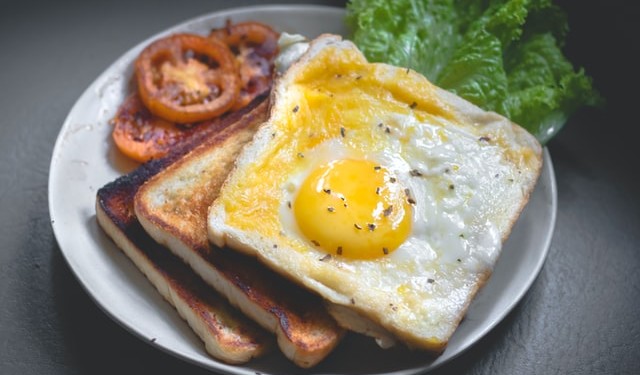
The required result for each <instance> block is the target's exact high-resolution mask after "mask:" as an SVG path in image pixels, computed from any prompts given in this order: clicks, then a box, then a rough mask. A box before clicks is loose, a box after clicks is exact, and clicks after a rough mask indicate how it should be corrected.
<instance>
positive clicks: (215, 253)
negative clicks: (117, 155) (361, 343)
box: [134, 103, 343, 368]
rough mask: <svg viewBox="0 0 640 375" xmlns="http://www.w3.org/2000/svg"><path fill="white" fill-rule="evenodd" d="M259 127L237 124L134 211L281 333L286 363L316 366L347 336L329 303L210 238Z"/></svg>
mask: <svg viewBox="0 0 640 375" xmlns="http://www.w3.org/2000/svg"><path fill="white" fill-rule="evenodd" d="M263 105H264V106H266V103H265V104H263ZM260 114H261V115H262V116H261V117H260V119H261V120H264V119H266V111H265V112H260ZM259 122H261V121H252V122H243V123H239V124H234V125H232V127H230V128H229V130H228V131H225V132H222V133H221V134H220V135H219V136H217V137H214V138H212V139H209V140H207V141H205V142H204V143H203V144H202V145H200V146H199V147H197V148H196V149H194V150H193V151H191V152H190V153H189V154H188V155H186V156H185V157H184V158H181V159H180V160H178V161H176V162H175V163H173V164H171V165H170V166H168V167H167V168H165V169H164V170H162V171H161V172H160V173H158V174H157V175H155V176H154V177H152V178H150V179H149V181H147V182H146V183H145V184H144V186H142V188H140V189H139V191H138V193H137V194H136V196H135V204H134V207H135V213H136V216H137V218H138V220H139V221H140V223H141V224H142V226H143V227H144V228H145V230H146V231H147V233H149V235H150V236H151V237H152V238H153V239H155V240H156V241H157V242H158V243H160V244H162V245H164V246H166V247H167V248H169V249H170V250H171V252H173V253H174V254H175V255H177V256H178V257H180V258H182V259H183V260H184V261H185V262H186V263H187V264H189V265H190V267H191V268H192V269H193V270H194V271H195V272H196V273H197V274H198V275H200V276H201V277H202V278H203V279H204V280H205V281H206V282H207V283H208V284H210V285H211V286H213V287H214V288H215V289H217V290H218V291H219V292H220V293H221V294H223V295H224V296H226V297H227V298H228V299H229V301H230V302H231V304H232V305H234V306H236V307H238V308H239V309H240V310H242V311H243V312H244V313H245V314H246V315H248V316H249V317H251V318H252V319H254V320H255V321H256V322H258V323H259V324H260V325H262V326H263V327H265V328H266V329H268V330H269V331H272V332H274V333H275V334H276V336H277V339H278V344H279V346H280V349H281V350H282V352H283V353H284V355H285V356H286V357H287V358H289V359H290V360H291V361H293V362H294V363H295V364H296V365H298V366H300V367H305V368H306V367H311V366H314V365H315V364H317V363H318V362H320V361H321V360H322V359H323V358H325V357H326V356H327V355H328V354H329V353H330V352H331V350H332V349H333V348H334V347H335V346H336V345H337V343H338V342H339V341H340V339H341V337H342V336H343V330H342V329H341V328H339V327H338V325H337V324H336V322H335V321H334V320H333V318H331V316H330V315H329V314H328V312H327V311H326V309H325V307H324V304H323V302H322V300H321V299H320V298H319V297H317V296H315V295H313V294H311V293H309V292H307V291H305V290H303V289H302V288H300V287H299V286H297V285H295V284H293V283H291V282H289V281H288V280H285V279H284V278H282V277H281V276H279V275H278V274H276V273H275V272H273V271H271V270H268V269H267V268H265V267H264V266H262V265H261V264H259V263H258V262H257V261H256V260H255V259H251V258H248V257H245V256H243V255H241V254H238V253H236V252H234V251H229V250H228V249H220V248H214V247H212V245H210V243H209V241H208V238H207V211H208V208H209V206H210V205H211V203H212V202H213V200H214V199H215V198H216V197H217V194H218V191H219V189H220V186H221V185H222V183H223V182H224V180H225V179H226V176H227V174H228V172H229V171H230V170H231V169H232V167H233V164H234V162H235V158H236V155H237V154H238V153H239V152H240V150H241V148H242V147H243V146H244V144H245V143H247V142H248V141H250V140H251V138H252V137H253V134H254V133H255V131H256V129H257V126H256V125H257V123H259Z"/></svg>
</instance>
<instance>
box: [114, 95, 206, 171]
mask: <svg viewBox="0 0 640 375" xmlns="http://www.w3.org/2000/svg"><path fill="white" fill-rule="evenodd" d="M111 123H112V125H113V131H112V133H111V135H112V138H113V141H114V143H115V144H116V146H117V147H118V149H119V150H120V151H121V152H122V153H123V154H125V155H126V156H127V157H129V158H131V159H133V160H136V161H139V162H146V161H148V160H151V159H158V158H160V157H163V156H165V155H166V154H167V153H168V152H169V151H170V150H171V148H172V147H174V146H175V145H177V144H179V143H180V142H182V141H183V140H185V139H186V138H188V137H190V136H191V135H192V134H194V132H196V131H197V130H198V129H197V128H198V126H197V125H194V126H180V125H177V124H174V123H173V122H170V121H167V120H164V119H162V118H160V117H158V116H155V115H154V114H152V113H151V112H149V110H148V109H147V108H146V107H145V106H144V104H143V102H142V100H141V98H140V96H139V95H138V93H133V94H131V95H129V96H128V97H127V98H126V99H125V101H124V102H123V103H122V104H121V105H120V107H119V108H118V112H117V113H116V115H115V117H114V118H113V119H112V120H111Z"/></svg>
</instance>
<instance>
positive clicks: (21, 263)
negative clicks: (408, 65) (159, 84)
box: [0, 0, 640, 374]
mask: <svg viewBox="0 0 640 375" xmlns="http://www.w3.org/2000/svg"><path fill="white" fill-rule="evenodd" d="M301 2H302V1H297V2H296V3H301ZM259 3H262V2H257V1H206V0H188V1H186V0H184V1H179V2H178V1H150V0H145V1H123V0H114V1H77V2H70V1H61V2H45V1H42V2H36V1H31V0H28V1H26V0H20V1H1V2H0V374H113V373H115V374H129V373H156V374H169V373H175V372H179V373H192V374H204V373H207V372H206V371H204V370H202V369H200V368H197V367H195V366H193V365H190V364H188V363H185V362H183V361H181V360H178V359H176V358H173V357H172V356H170V355H167V354H165V353H163V352H161V351H159V350H157V349H154V348H153V347H151V346H150V345H148V344H147V343H145V342H143V341H141V340H139V339H137V338H136V337H134V336H132V335H131V334H129V333H128V332H127V331H126V330H125V329H123V328H121V327H120V326H118V325H117V324H116V323H114V322H113V321H111V320H110V319H109V318H108V317H107V316H106V315H105V314H104V313H103V312H102V311H100V309H99V308H98V307H97V306H96V305H95V304H94V303H93V302H92V300H91V299H90V297H89V296H88V295H87V294H86V293H85V291H84V290H83V289H82V287H81V286H80V284H79V283H78V281H77V280H76V279H75V278H74V276H73V274H72V273H71V271H70V269H69V268H68V266H67V264H66V263H65V261H64V259H63V257H62V255H61V253H60V250H59V248H58V246H57V244H56V241H55V238H54V236H53V232H52V229H51V226H50V223H49V213H48V208H47V206H48V202H47V180H48V172H49V171H48V168H49V163H50V158H51V152H52V150H53V144H54V141H55V139H56V136H57V134H58V131H59V130H60V127H61V125H62V123H63V121H64V119H65V117H66V115H67V113H68V111H69V110H70V108H71V106H72V105H73V103H74V102H75V100H76V99H77V98H78V97H79V96H80V94H81V93H82V92H83V90H84V89H85V88H86V87H87V86H88V85H89V84H90V83H91V82H92V81H93V79H94V78H95V77H96V76H98V74H100V73H101V72H102V71H103V70H104V69H105V68H107V67H108V66H109V65H110V64H111V62H113V61H114V60H115V59H116V58H118V57H119V56H120V55H121V54H122V53H124V52H125V51H126V50H128V49H129V48H130V47H132V46H133V45H135V44H137V43H138V42H140V41H141V40H143V39H146V38H147V37H149V36H151V35H153V34H155V33H156V32H159V31H161V30H163V29H165V28H167V27H169V26H172V25H174V24H176V23H179V22H182V21H184V20H186V19H189V18H192V17H195V16H198V15H201V14H203V13H208V12H212V11H214V10H217V9H222V8H229V7H235V6H241V5H249V4H259ZM279 3H289V2H287V1H279ZM316 3H323V4H329V5H342V4H344V2H343V1H330V2H326V1H325V2H320V1H317V2H316ZM560 4H561V5H562V6H564V7H565V8H566V9H567V10H568V11H569V16H570V18H569V20H570V25H571V33H570V35H569V40H568V42H567V46H566V48H567V53H568V54H569V56H571V58H572V59H573V61H574V62H576V63H577V64H579V65H581V66H584V67H586V69H587V71H588V72H589V74H590V75H592V76H593V77H594V78H595V81H596V86H597V87H598V88H599V89H600V91H601V92H602V93H603V94H604V96H605V97H606V98H607V101H608V103H607V106H606V107H605V108H604V109H602V110H594V109H585V110H582V111H580V112H579V113H577V114H576V115H575V116H574V117H572V119H571V120H570V122H569V124H568V125H567V126H566V128H565V129H564V130H563V131H562V132H561V133H560V135H559V136H558V137H557V138H555V139H554V140H553V141H551V142H550V144H549V150H550V152H551V156H552V159H553V162H554V165H555V170H556V177H557V182H558V221H557V225H556V231H555V235H554V237H553V241H552V243H551V249H550V252H549V256H548V258H547V261H546V263H545V266H544V268H543V269H542V272H541V274H540V276H539V277H538V279H537V280H536V282H535V283H534V284H533V287H532V288H531V289H530V291H529V292H528V293H527V294H526V296H525V297H524V299H523V300H522V301H521V303H519V304H518V305H517V307H516V308H515V309H514V310H513V311H512V312H511V313H510V314H509V315H508V316H507V318H506V319H505V320H504V321H503V322H501V323H500V324H499V325H498V326H497V327H496V328H495V329H494V330H493V331H491V332H490V333H489V334H488V335H487V336H486V337H485V338H483V339H482V340H481V341H480V342H478V343H477V344H476V345H474V346H473V347H472V348H471V349H470V350H469V351H467V352H465V353H464V354H463V355H462V356H460V357H459V358H458V359H456V360H454V361H453V362H451V363H450V364H448V365H446V366H444V367H442V368H440V369H439V370H437V371H436V372H435V373H438V374H448V373H455V374H488V373H492V374H556V373H558V374H614V373H615V374H638V373H640V357H639V356H638V354H640V319H639V318H640V302H639V301H640V252H639V250H640V249H639V247H640V199H639V197H638V195H639V193H640V183H639V182H638V181H639V179H638V176H639V172H640V168H639V167H638V164H639V162H640V157H639V156H638V155H639V154H638V153H639V149H640V147H639V144H640V138H639V137H638V131H637V128H638V127H639V126H640V124H639V123H638V119H637V115H636V116H634V114H635V113H636V112H637V108H638V106H640V104H639V103H638V99H640V95H638V90H639V88H638V83H639V80H638V67H639V66H640V64H638V59H637V56H638V55H639V52H640V51H638V49H639V47H638V46H639V43H638V41H637V36H638V35H640V33H639V32H638V27H637V26H635V25H634V23H636V22H638V21H637V20H638V19H640V6H639V5H636V4H638V3H637V2H623V1H608V2H595V1H592V2H584V1H562V2H560Z"/></svg>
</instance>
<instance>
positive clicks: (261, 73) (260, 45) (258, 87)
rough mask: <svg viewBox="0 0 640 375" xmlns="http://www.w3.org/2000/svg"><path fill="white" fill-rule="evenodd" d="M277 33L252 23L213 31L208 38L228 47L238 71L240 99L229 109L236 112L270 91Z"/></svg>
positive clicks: (226, 26) (228, 25)
mask: <svg viewBox="0 0 640 375" xmlns="http://www.w3.org/2000/svg"><path fill="white" fill-rule="evenodd" d="M278 37H279V34H278V33H277V32H276V31H275V30H273V29H272V28H271V27H269V26H267V25H265V24H262V23H259V22H255V21H249V22H240V23H236V24H231V22H230V21H227V24H226V25H225V27H223V28H220V29H214V30H212V31H211V33H210V34H209V38H210V39H217V40H220V41H222V42H224V43H225V44H226V45H228V46H229V47H230V48H231V51H232V52H233V53H234V54H235V56H236V60H237V62H238V69H239V71H240V97H239V99H238V100H237V101H236V103H235V105H234V106H233V107H232V109H234V110H237V109H240V108H242V107H244V106H246V105H247V104H249V103H250V102H251V101H252V100H253V99H254V98H255V97H256V96H258V95H260V94H262V93H264V92H266V91H267V90H269V89H271V83H272V81H273V63H274V59H275V57H276V55H277V53H278Z"/></svg>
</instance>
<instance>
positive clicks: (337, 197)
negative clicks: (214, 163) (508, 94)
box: [208, 35, 542, 353]
mask: <svg viewBox="0 0 640 375" xmlns="http://www.w3.org/2000/svg"><path fill="white" fill-rule="evenodd" d="M541 151H542V150H541V146H540V144H539V143H538V142H537V140H536V139H535V138H534V137H533V136H532V135H531V134H529V133H527V132H526V131H525V130H524V129H522V128H521V127H520V126H518V125H516V124H514V123H512V122H511V121H509V120H508V119H506V118H504V117H502V116H500V115H498V114H495V113H491V112H486V111H484V110H482V109H480V108H478V107H476V106H474V105H472V104H470V103H469V102H467V101H465V100H463V99H461V98H459V97H457V96H455V95H453V94H451V93H449V92H447V91H444V90H442V89H440V88H438V87H436V86H434V85H433V84H431V83H430V82H429V81H428V80H427V79H426V78H425V77H423V76H421V75H420V74H418V73H416V72H415V71H413V70H410V69H406V68H399V67H394V66H390V65H385V64H373V63H369V62H367V60H366V58H365V57H364V56H363V55H362V53H361V52H360V51H359V50H358V49H357V47H356V46H355V45H354V44H353V43H351V42H350V41H346V40H342V39H341V38H340V37H338V36H334V35H322V36H320V37H318V38H317V39H316V40H314V41H313V42H312V43H311V45H310V47H309V49H308V50H307V52H306V53H305V54H304V55H302V57H301V58H300V59H299V60H298V61H297V62H296V63H294V64H293V65H292V66H291V67H290V68H289V69H288V70H287V71H286V72H285V73H284V74H283V75H282V76H281V77H280V78H279V79H278V81H277V82H276V84H275V86H274V89H273V92H272V107H271V112H270V115H269V119H268V120H267V121H266V122H265V123H264V124H263V125H262V126H261V127H260V128H259V130H258V131H257V133H256V134H255V136H254V138H253V140H252V141H251V142H250V143H249V144H248V145H247V146H246V147H245V148H244V149H243V151H242V152H241V153H240V155H239V157H238V158H237V160H236V163H235V167H234V169H233V171H232V172H231V173H230V175H229V177H228V178H227V180H226V182H225V183H224V185H223V186H222V188H221V190H220V193H219V196H218V198H217V199H216V200H215V201H214V203H213V204H212V205H211V207H210V209H209V219H208V233H209V239H210V240H211V241H212V242H213V243H214V244H216V245H218V246H230V247H232V248H234V249H236V250H238V251H241V252H244V253H247V254H251V255H254V256H256V257H257V258H258V259H259V260H260V261H262V262H263V263H264V264H266V265H267V266H269V267H271V268H273V269H274V270H276V271H277V272H279V273H281V274H283V275H285V276H286V277H288V278H290V279H291V280H293V281H295V282H297V283H299V284H301V285H303V286H304V287H306V288H308V289H310V290H312V291H314V292H315V293H317V294H319V295H320V296H322V297H323V298H324V299H325V300H326V302H327V304H328V306H329V309H330V311H331V313H332V315H333V316H334V317H335V318H336V320H338V322H339V323H340V324H341V325H343V326H344V327H346V328H349V329H352V330H354V331H358V332H361V333H364V334H368V335H371V336H373V337H375V338H376V339H377V341H378V343H379V344H381V345H382V346H388V345H390V344H392V342H393V341H394V340H399V341H401V342H403V343H404V344H406V345H407V346H409V347H412V348H419V349H423V350H427V351H430V352H433V353H440V352H442V350H444V348H445V347H446V344H447V342H448V341H449V338H450V337H451V335H452V334H453V332H454V331H455V329H456V327H457V326H458V324H459V323H460V321H461V319H462V318H463V316H464V314H465V312H466V310H467V308H468V306H469V304H470V302H471V301H472V299H473V297H474V295H475V294H476V293H477V291H478V290H479V288H480V287H481V286H482V285H484V283H485V282H486V281H487V279H488V278H489V276H490V274H491V271H492V269H493V267H494V265H495V263H496V261H497V259H498V256H499V254H500V251H501V247H502V244H503V242H504V241H505V240H506V239H507V237H508V235H509V233H510V231H511V228H512V226H513V224H514V223H515V221H516V220H517V218H518V216H519V214H520V212H521V210H522V209H523V208H524V206H525V205H526V203H527V201H528V199H529V195H530V194H531V192H532V190H533V188H534V186H535V184H536V181H537V179H538V176H539V174H540V171H541V167H542V154H541Z"/></svg>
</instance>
